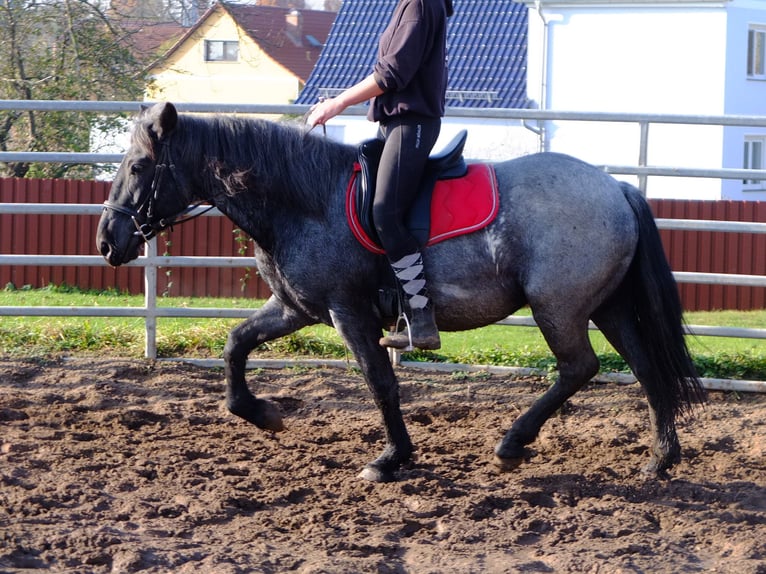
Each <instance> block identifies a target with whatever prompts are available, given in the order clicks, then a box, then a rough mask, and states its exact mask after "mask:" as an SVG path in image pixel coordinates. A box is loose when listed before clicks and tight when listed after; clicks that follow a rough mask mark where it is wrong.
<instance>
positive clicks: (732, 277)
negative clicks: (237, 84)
mask: <svg viewBox="0 0 766 574" xmlns="http://www.w3.org/2000/svg"><path fill="white" fill-rule="evenodd" d="M140 104H141V102H83V101H26V100H2V101H0V110H46V111H77V112H98V113H103V114H110V113H111V114H116V113H125V112H136V111H138V109H139V106H140ZM177 107H178V108H179V110H180V111H185V112H203V113H210V112H217V113H253V114H288V115H293V116H295V115H302V114H304V113H305V112H306V111H307V110H308V106H297V105H255V104H253V105H245V104H178V106H177ZM345 113H347V114H354V115H356V114H364V113H365V110H364V108H362V107H354V108H350V109H349V110H347V111H346V112H345ZM447 113H448V115H449V116H451V117H465V118H476V117H480V118H486V119H490V118H492V119H505V120H517V121H519V122H529V121H552V120H556V121H578V122H582V121H589V122H624V123H634V124H638V125H639V126H640V142H639V150H640V152H639V157H638V159H637V163H636V165H629V166H624V165H623V166H615V165H604V166H600V167H602V169H604V170H605V171H606V172H608V173H611V174H622V175H635V176H638V177H639V182H640V185H641V186H645V184H646V178H647V177H649V176H653V175H661V176H675V177H701V178H718V179H750V180H755V179H761V180H763V179H766V170H744V169H686V168H667V167H653V166H650V165H647V150H648V146H649V138H648V133H649V129H648V128H649V126H650V125H651V124H660V123H664V124H691V125H719V126H755V127H763V128H766V117H763V116H684V115H661V114H616V113H586V112H554V111H542V110H507V109H482V110H469V109H464V108H450V109H448V110H447ZM121 158H122V156H121V155H120V154H99V153H63V152H0V162H11V161H26V162H65V163H85V164H87V163H117V162H119V161H120V160H121ZM101 210H102V206H101V205H80V204H25V203H0V213H14V214H23V213H37V214H73V213H76V214H92V215H98V214H100V213H101ZM205 216H206V217H215V216H220V214H219V213H217V212H216V211H215V210H213V211H212V212H209V213H208V214H207V215H205ZM657 225H658V227H659V228H660V229H679V230H684V229H686V230H688V229H694V230H705V231H720V232H740V233H755V234H766V223H755V222H733V221H708V220H681V219H658V220H657ZM252 263H253V261H252V259H251V258H249V257H191V256H187V257H179V256H176V257H173V256H161V255H158V254H157V246H156V242H154V241H153V242H150V243H149V244H148V245H147V246H146V248H145V252H144V254H143V255H142V256H141V257H139V258H138V259H137V260H136V261H133V262H131V263H130V264H129V265H132V266H140V267H143V268H144V293H145V300H144V305H143V307H0V316H67V317H71V316H79V317H95V316H101V317H143V318H144V322H145V331H146V334H145V349H144V352H145V355H146V357H149V358H156V356H157V345H156V335H157V319H158V318H160V317H207V318H244V317H247V316H248V315H249V314H250V313H251V311H250V310H247V309H217V308H216V309H211V308H188V307H183V308H172V307H160V306H158V305H157V269H158V268H159V267H170V266H173V267H249V266H251V265H252ZM0 265H12V266H13V265H57V266H59V265H64V266H67V265H78V266H84V265H92V266H103V265H106V263H105V262H104V260H103V258H102V257H101V256H98V255H69V256H61V255H4V254H0ZM674 275H675V277H676V279H677V280H678V281H679V282H686V283H704V284H718V285H742V286H756V287H766V276H761V275H736V274H728V273H691V272H680V271H676V272H674ZM500 324H503V325H522V326H534V320H533V319H531V318H530V317H508V318H506V319H505V320H503V321H500ZM688 330H689V332H690V333H692V334H696V335H704V336H715V337H742V338H753V339H766V329H745V328H731V327H709V326H699V325H691V326H689V327H688Z"/></svg>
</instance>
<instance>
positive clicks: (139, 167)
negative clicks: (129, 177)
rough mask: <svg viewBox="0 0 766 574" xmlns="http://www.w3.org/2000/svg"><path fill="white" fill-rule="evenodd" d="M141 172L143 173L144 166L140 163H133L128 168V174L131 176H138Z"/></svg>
mask: <svg viewBox="0 0 766 574" xmlns="http://www.w3.org/2000/svg"><path fill="white" fill-rule="evenodd" d="M142 171H144V165H143V164H142V163H134V164H133V165H131V166H130V173H132V174H133V175H138V174H139V173H141V172H142Z"/></svg>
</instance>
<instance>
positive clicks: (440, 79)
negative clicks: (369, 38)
mask: <svg viewBox="0 0 766 574" xmlns="http://www.w3.org/2000/svg"><path fill="white" fill-rule="evenodd" d="M448 11H449V12H450V13H451V3H450V6H447V4H445V0H400V1H399V3H398V4H397V6H396V9H395V10H394V13H393V15H392V17H391V21H390V22H389V24H388V27H387V28H386V29H385V30H384V32H383V34H381V36H380V40H379V43H378V59H377V62H376V63H375V66H374V68H373V74H374V77H375V81H376V82H377V84H378V86H380V88H381V89H382V90H383V91H384V93H383V94H381V95H380V96H377V97H376V98H374V99H373V101H372V105H371V106H370V111H369V113H368V117H369V118H370V119H371V120H372V121H379V122H381V123H385V122H386V120H387V119H388V118H390V117H392V116H398V115H402V114H405V113H408V112H409V113H416V114H420V115H423V116H428V117H436V118H438V117H441V116H443V115H444V94H445V92H446V90H447V62H446V59H447V13H448Z"/></svg>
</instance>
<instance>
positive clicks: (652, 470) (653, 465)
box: [641, 461, 671, 480]
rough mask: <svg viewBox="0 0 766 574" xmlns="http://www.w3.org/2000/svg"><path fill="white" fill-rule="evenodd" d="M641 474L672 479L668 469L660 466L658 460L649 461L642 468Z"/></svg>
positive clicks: (660, 478) (648, 476)
mask: <svg viewBox="0 0 766 574" xmlns="http://www.w3.org/2000/svg"><path fill="white" fill-rule="evenodd" d="M641 474H642V475H643V476H645V477H646V478H647V479H652V478H657V479H659V480H670V478H671V477H670V473H668V469H667V468H660V466H659V465H658V464H657V462H656V461H651V462H647V463H646V464H645V465H644V466H643V468H642V469H641Z"/></svg>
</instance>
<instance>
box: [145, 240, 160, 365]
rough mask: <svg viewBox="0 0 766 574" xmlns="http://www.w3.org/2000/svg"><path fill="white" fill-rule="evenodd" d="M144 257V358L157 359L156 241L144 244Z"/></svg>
mask: <svg viewBox="0 0 766 574" xmlns="http://www.w3.org/2000/svg"><path fill="white" fill-rule="evenodd" d="M144 257H145V258H146V259H147V262H146V263H147V264H146V266H145V267H144V312H145V313H146V315H145V319H144V324H145V329H146V340H145V343H144V356H145V357H146V358H148V359H156V358H157V265H156V258H157V240H156V239H153V240H152V241H147V242H146V243H145V244H144Z"/></svg>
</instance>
